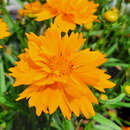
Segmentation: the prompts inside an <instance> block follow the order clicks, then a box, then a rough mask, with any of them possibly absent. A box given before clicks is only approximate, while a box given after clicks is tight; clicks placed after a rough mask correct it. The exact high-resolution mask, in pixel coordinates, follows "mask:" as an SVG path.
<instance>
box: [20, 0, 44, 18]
mask: <svg viewBox="0 0 130 130" xmlns="http://www.w3.org/2000/svg"><path fill="white" fill-rule="evenodd" d="M24 8H25V9H20V10H19V11H18V12H19V14H20V15H24V16H29V17H30V16H31V17H35V14H37V13H39V12H40V11H41V8H42V4H41V3H40V2H39V1H34V2H32V3H28V4H25V5H24Z"/></svg>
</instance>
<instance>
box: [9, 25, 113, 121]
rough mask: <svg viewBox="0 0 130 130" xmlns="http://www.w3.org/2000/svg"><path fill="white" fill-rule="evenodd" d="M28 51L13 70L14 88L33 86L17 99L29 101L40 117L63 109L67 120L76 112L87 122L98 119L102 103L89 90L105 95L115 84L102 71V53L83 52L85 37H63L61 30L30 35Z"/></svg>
mask: <svg viewBox="0 0 130 130" xmlns="http://www.w3.org/2000/svg"><path fill="white" fill-rule="evenodd" d="M26 35H27V38H28V47H29V48H28V49H27V48H26V49H25V53H23V54H21V55H19V58H20V61H18V62H16V66H15V67H13V68H10V71H11V72H12V73H10V75H11V76H13V77H15V78H16V82H15V83H14V86H19V85H29V87H27V88H26V89H25V90H24V91H23V92H22V93H21V94H20V96H19V97H18V98H17V100H21V99H23V98H26V99H29V101H28V103H29V106H30V107H33V106H34V107H36V114H37V115H38V116H40V115H41V113H42V111H44V112H45V113H49V114H52V113H54V112H55V111H56V110H57V108H58V107H59V108H60V110H61V111H62V113H63V115H64V117H67V118H68V119H71V115H72V112H73V113H74V114H75V115H76V116H79V115H80V112H82V113H83V115H84V116H85V117H86V118H89V117H90V115H92V116H94V115H95V112H94V109H93V106H92V103H96V104H97V103H98V101H97V99H96V97H95V96H94V95H93V93H92V92H91V90H90V88H89V87H88V86H93V87H94V88H96V89H97V90H99V91H102V92H104V89H105V88H112V87H114V86H115V84H114V83H113V82H111V81H109V80H108V79H110V77H111V76H110V75H108V74H106V73H105V71H104V70H101V69H99V68H98V66H100V65H101V64H103V63H104V62H105V61H106V60H107V59H106V58H105V55H104V54H102V53H100V52H99V51H90V49H85V50H81V51H79V50H80V47H81V46H82V44H83V43H84V41H85V39H83V37H82V34H78V33H77V34H75V33H71V35H70V36H68V35H65V36H64V37H61V33H59V28H58V30H57V27H55V26H52V27H51V28H49V29H48V30H47V31H46V33H45V36H42V35H40V36H36V35H35V34H34V33H30V34H26Z"/></svg>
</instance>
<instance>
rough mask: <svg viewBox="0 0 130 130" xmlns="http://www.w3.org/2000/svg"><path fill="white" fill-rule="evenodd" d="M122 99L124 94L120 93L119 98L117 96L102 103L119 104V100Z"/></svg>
mask: <svg viewBox="0 0 130 130" xmlns="http://www.w3.org/2000/svg"><path fill="white" fill-rule="evenodd" d="M124 97H125V93H121V94H120V95H119V96H117V97H116V98H114V99H110V100H107V101H105V102H104V103H105V104H115V103H117V102H120V101H121V100H123V98H124Z"/></svg>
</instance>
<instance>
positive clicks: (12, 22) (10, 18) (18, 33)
mask: <svg viewBox="0 0 130 130" xmlns="http://www.w3.org/2000/svg"><path fill="white" fill-rule="evenodd" d="M2 9H3V11H4V13H5V14H6V15H7V16H8V18H9V20H10V22H11V24H12V25H13V28H14V29H15V32H16V34H17V36H18V38H19V40H20V44H21V47H22V48H25V47H26V42H25V41H24V39H23V37H22V35H21V33H20V28H19V26H18V25H17V24H15V22H14V21H13V19H12V17H11V16H10V14H9V12H8V11H7V9H6V8H5V5H4V4H3V5H2Z"/></svg>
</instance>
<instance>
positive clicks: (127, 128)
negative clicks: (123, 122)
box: [122, 126, 130, 130]
mask: <svg viewBox="0 0 130 130" xmlns="http://www.w3.org/2000/svg"><path fill="white" fill-rule="evenodd" d="M122 130H130V127H125V126H122Z"/></svg>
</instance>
